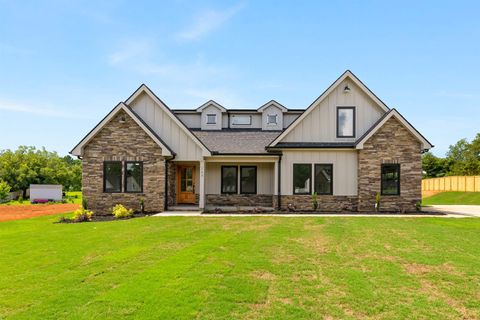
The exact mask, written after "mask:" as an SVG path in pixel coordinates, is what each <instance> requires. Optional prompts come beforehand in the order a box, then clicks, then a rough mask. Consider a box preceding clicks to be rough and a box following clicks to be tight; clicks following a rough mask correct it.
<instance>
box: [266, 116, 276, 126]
mask: <svg viewBox="0 0 480 320" xmlns="http://www.w3.org/2000/svg"><path fill="white" fill-rule="evenodd" d="M267 124H277V115H276V114H267Z"/></svg>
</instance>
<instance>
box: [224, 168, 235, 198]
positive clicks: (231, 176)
mask: <svg viewBox="0 0 480 320" xmlns="http://www.w3.org/2000/svg"><path fill="white" fill-rule="evenodd" d="M222 193H237V167H236V166H222Z"/></svg>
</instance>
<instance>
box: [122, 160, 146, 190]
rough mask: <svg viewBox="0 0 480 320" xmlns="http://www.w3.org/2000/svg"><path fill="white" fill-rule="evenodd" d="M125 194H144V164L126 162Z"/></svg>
mask: <svg viewBox="0 0 480 320" xmlns="http://www.w3.org/2000/svg"><path fill="white" fill-rule="evenodd" d="M125 192H143V163H142V162H125Z"/></svg>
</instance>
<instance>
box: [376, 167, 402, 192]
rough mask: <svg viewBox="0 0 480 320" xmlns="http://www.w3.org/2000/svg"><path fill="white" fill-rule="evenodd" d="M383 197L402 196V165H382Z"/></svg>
mask: <svg viewBox="0 0 480 320" xmlns="http://www.w3.org/2000/svg"><path fill="white" fill-rule="evenodd" d="M381 179H382V181H381V189H382V195H394V196H395V195H399V194H400V165H399V164H382V178H381Z"/></svg>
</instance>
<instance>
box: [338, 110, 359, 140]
mask: <svg viewBox="0 0 480 320" xmlns="http://www.w3.org/2000/svg"><path fill="white" fill-rule="evenodd" d="M337 138H355V107H337Z"/></svg>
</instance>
